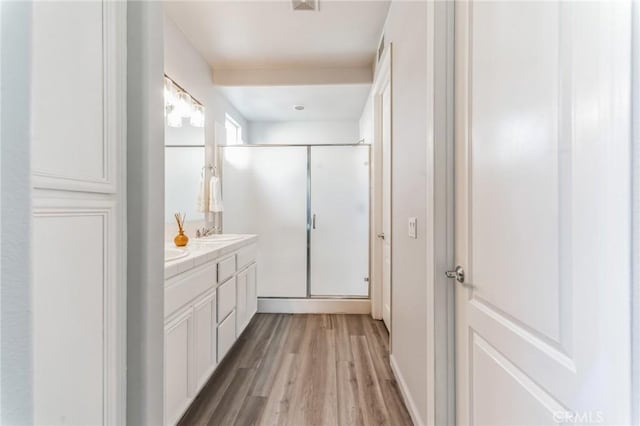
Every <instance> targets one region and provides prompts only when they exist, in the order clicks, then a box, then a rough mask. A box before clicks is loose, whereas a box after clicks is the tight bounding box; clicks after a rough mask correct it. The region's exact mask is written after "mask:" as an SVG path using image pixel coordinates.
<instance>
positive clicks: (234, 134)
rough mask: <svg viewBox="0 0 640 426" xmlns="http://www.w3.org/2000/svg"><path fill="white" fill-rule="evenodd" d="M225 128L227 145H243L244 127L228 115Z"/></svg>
mask: <svg viewBox="0 0 640 426" xmlns="http://www.w3.org/2000/svg"><path fill="white" fill-rule="evenodd" d="M224 127H225V129H226V131H227V145H242V143H243V142H242V127H240V125H239V124H238V122H237V121H236V120H234V119H233V118H232V117H231V116H230V115H229V114H226V118H225V124H224Z"/></svg>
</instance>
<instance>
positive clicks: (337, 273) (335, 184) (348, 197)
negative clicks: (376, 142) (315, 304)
mask: <svg viewBox="0 0 640 426" xmlns="http://www.w3.org/2000/svg"><path fill="white" fill-rule="evenodd" d="M310 256H311V257H310V290H311V295H312V296H352V297H367V296H368V294H369V283H368V281H367V278H368V276H369V146H368V145H361V146H314V147H311V244H310Z"/></svg>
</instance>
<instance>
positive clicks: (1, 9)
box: [0, 1, 33, 425]
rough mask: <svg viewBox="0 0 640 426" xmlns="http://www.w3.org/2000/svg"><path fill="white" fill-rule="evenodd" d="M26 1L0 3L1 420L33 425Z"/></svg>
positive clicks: (28, 7)
mask: <svg viewBox="0 0 640 426" xmlns="http://www.w3.org/2000/svg"><path fill="white" fill-rule="evenodd" d="M31 14H32V7H31V2H30V1H23V2H0V52H1V55H0V66H1V69H0V111H1V114H0V142H1V143H0V158H1V165H0V171H1V176H0V181H1V182H2V185H1V187H0V204H1V205H2V210H1V216H2V221H1V222H0V223H1V228H0V242H1V248H0V251H1V257H0V259H1V260H0V262H1V265H2V268H1V269H0V283H1V286H0V302H1V305H0V324H1V325H2V328H1V330H0V335H2V341H1V350H0V357H1V362H0V424H16V425H17V424H25V425H26V424H32V423H33V371H32V358H33V357H32V355H33V343H32V332H33V330H32V321H31V312H32V298H31V285H30V283H31V272H30V260H31V255H30V251H31V226H30V222H31V159H30V148H31V146H30V97H29V86H30V78H31V74H30V65H31V64H30V56H31V55H30V54H31V52H30V44H31V30H32V27H31Z"/></svg>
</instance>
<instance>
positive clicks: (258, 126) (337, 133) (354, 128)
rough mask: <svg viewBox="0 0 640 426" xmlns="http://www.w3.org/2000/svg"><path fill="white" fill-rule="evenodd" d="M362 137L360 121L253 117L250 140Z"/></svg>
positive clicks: (321, 140) (288, 141) (301, 141)
mask: <svg viewBox="0 0 640 426" xmlns="http://www.w3.org/2000/svg"><path fill="white" fill-rule="evenodd" d="M358 140H360V135H359V129H358V122H357V121H355V120H354V121H252V122H250V123H249V139H248V141H249V143H251V144H294V145H309V144H338V143H345V144H348V143H357V142H358Z"/></svg>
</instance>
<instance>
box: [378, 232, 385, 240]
mask: <svg viewBox="0 0 640 426" xmlns="http://www.w3.org/2000/svg"><path fill="white" fill-rule="evenodd" d="M378 238H380V239H381V240H384V233H382V232H381V233H379V234H378Z"/></svg>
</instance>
